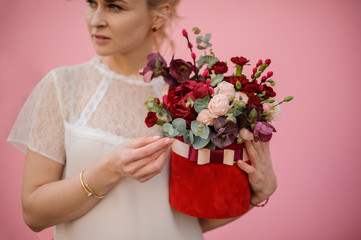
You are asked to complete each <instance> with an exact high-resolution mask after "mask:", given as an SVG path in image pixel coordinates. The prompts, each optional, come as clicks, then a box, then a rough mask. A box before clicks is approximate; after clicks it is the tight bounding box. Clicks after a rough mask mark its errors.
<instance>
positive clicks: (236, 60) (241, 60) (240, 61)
mask: <svg viewBox="0 0 361 240" xmlns="http://www.w3.org/2000/svg"><path fill="white" fill-rule="evenodd" d="M231 62H233V63H234V64H236V65H239V66H244V65H246V64H247V63H248V62H249V60H247V59H246V58H244V57H233V58H231Z"/></svg>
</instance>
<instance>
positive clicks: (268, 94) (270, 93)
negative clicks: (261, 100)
mask: <svg viewBox="0 0 361 240" xmlns="http://www.w3.org/2000/svg"><path fill="white" fill-rule="evenodd" d="M263 91H265V92H266V95H265V97H266V98H270V97H275V96H276V93H275V92H274V91H273V88H272V87H269V86H267V85H264V87H263Z"/></svg>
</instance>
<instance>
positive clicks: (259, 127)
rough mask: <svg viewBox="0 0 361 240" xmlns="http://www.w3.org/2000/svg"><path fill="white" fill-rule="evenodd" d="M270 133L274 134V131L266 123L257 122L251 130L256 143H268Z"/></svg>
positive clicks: (270, 136)
mask: <svg viewBox="0 0 361 240" xmlns="http://www.w3.org/2000/svg"><path fill="white" fill-rule="evenodd" d="M272 132H276V129H275V128H274V127H273V126H272V125H271V124H269V123H267V122H257V123H256V125H255V126H254V128H253V135H254V140H255V141H256V142H258V140H260V141H261V142H268V141H269V140H271V138H272Z"/></svg>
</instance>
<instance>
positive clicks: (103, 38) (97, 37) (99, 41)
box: [93, 35, 110, 44]
mask: <svg viewBox="0 0 361 240" xmlns="http://www.w3.org/2000/svg"><path fill="white" fill-rule="evenodd" d="M93 38H94V41H95V42H96V43H97V44H106V43H108V42H110V38H109V37H107V36H103V35H93Z"/></svg>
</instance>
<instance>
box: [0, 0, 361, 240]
mask: <svg viewBox="0 0 361 240" xmlns="http://www.w3.org/2000/svg"><path fill="white" fill-rule="evenodd" d="M85 6H86V4H85V2H84V1H80V0H78V1H65V0H52V1H48V0H23V1H21V0H18V1H5V0H1V1H0V20H1V21H0V22H1V25H2V30H1V37H0V68H1V69H0V79H1V81H0V108H1V118H0V122H1V124H0V137H1V145H0V159H1V162H0V164H1V165H0V189H1V196H0V221H1V222H0V239H51V238H52V229H48V230H45V231H43V232H41V233H37V234H36V233H33V232H31V231H30V230H29V229H28V228H27V227H26V226H25V224H24V223H23V220H22V213H21V198H20V192H21V181H22V171H23V165H24V155H22V154H21V153H19V152H18V151H17V150H15V148H13V147H12V146H11V145H10V144H8V143H7V142H5V139H6V137H7V135H8V134H9V131H10V128H11V126H12V124H13V122H14V120H15V119H16V116H17V113H18V112H19V110H20V108H21V106H22V105H23V103H24V101H25V99H26V97H27V96H28V95H29V93H30V91H31V89H32V88H33V87H34V86H35V84H36V83H37V82H38V81H39V80H40V79H41V78H42V77H43V76H44V75H45V74H46V73H47V72H48V71H50V70H51V69H52V68H55V67H58V66H61V65H71V64H76V63H80V62H83V61H88V60H89V59H90V58H91V57H92V56H94V52H93V49H92V46H91V44H90V41H89V38H88V35H87V30H86V28H85V21H84V9H85ZM360 12H361V1H358V0H354V1H352V0H343V1H341V0H338V1H336V0H333V1H326V0H325V1H322V0H318V1H316V0H315V1H308V0H306V1H286V0H285V1H281V0H273V1H270V0H259V1H251V0H244V1H239V0H223V1H209V0H197V1H183V2H182V3H181V5H180V8H179V13H180V15H181V16H183V17H184V18H183V19H181V20H180V21H179V22H178V26H179V28H180V29H181V28H183V27H185V28H187V29H191V27H193V26H195V25H197V26H199V27H200V28H201V29H202V30H203V31H204V32H210V31H211V32H212V33H213V36H214V37H213V41H212V42H213V44H214V50H215V53H216V54H217V55H218V57H220V58H222V59H224V60H228V59H229V58H230V57H231V56H236V55H237V56H238V55H243V56H246V57H248V58H250V59H251V60H252V64H255V62H256V61H257V60H258V59H259V58H262V59H265V58H271V59H272V61H273V62H272V65H271V68H272V70H273V71H274V72H275V76H274V79H275V80H276V81H277V83H278V85H276V91H277V93H278V97H279V98H278V99H281V98H282V97H284V96H287V95H294V96H295V100H294V101H293V102H291V103H289V104H285V105H283V108H282V110H283V115H282V116H281V119H280V120H279V121H278V122H277V123H276V124H275V126H276V128H277V130H278V133H276V134H275V136H274V138H273V140H272V146H271V147H272V159H273V162H274V168H275V170H276V173H277V176H278V181H279V187H278V189H277V191H276V193H275V194H274V195H273V196H272V197H271V199H270V202H269V204H268V205H267V206H266V207H264V208H260V209H254V210H252V211H251V212H250V213H248V214H246V215H245V216H243V217H242V218H241V219H239V220H237V221H235V222H233V223H231V224H229V225H227V226H225V227H222V228H219V229H217V230H214V231H211V232H209V233H207V234H205V239H207V240H213V239H230V240H231V239H328V240H331V239H361V230H360V228H359V225H360V222H361V210H360V207H359V204H360V202H361V188H360V183H361V174H360V169H361V158H360V154H359V153H360V140H359V136H360V134H361V128H360V125H359V123H360V120H359V118H360V117H361V116H360V112H359V111H360V107H359V105H358V104H356V102H357V101H359V91H360V87H361V83H360V80H361V79H360V77H359V76H360V75H359V69H360V67H359V66H360V58H359V56H360V53H361V47H360V43H361V32H360V24H361V14H360ZM176 30H177V40H176V41H177V43H178V46H179V47H178V50H177V52H176V56H177V57H188V55H189V53H188V52H187V51H186V48H185V42H184V40H183V39H182V38H181V37H180V32H179V29H176ZM228 61H229V60H228ZM248 71H251V69H250V68H249V69H248Z"/></svg>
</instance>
